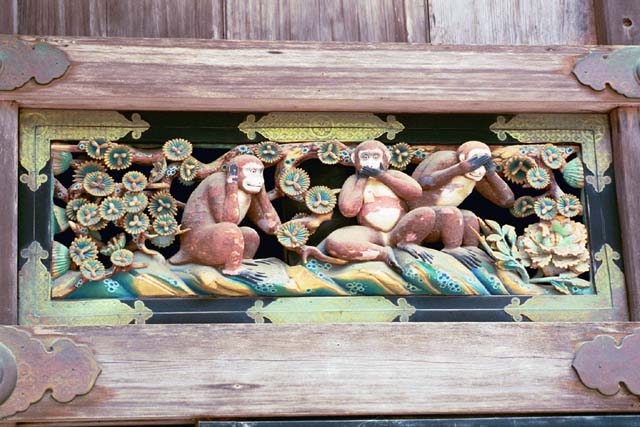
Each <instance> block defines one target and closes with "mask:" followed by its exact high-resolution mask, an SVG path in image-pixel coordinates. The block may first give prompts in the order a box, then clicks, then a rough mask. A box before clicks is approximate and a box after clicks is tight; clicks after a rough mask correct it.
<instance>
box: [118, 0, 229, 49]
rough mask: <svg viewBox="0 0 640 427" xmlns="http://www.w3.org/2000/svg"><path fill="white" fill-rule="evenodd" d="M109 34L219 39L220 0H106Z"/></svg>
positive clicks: (221, 31) (221, 29) (221, 28)
mask: <svg viewBox="0 0 640 427" xmlns="http://www.w3.org/2000/svg"><path fill="white" fill-rule="evenodd" d="M106 2H107V11H106V15H107V21H108V27H109V28H108V30H107V32H108V35H109V37H174V38H201V39H219V38H221V37H222V36H223V34H224V32H223V28H224V23H223V16H224V15H223V6H222V2H223V0H106Z"/></svg>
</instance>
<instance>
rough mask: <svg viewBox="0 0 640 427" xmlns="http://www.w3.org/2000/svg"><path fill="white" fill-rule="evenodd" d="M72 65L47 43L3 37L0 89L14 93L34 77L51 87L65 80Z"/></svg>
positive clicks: (0, 49)
mask: <svg viewBox="0 0 640 427" xmlns="http://www.w3.org/2000/svg"><path fill="white" fill-rule="evenodd" d="M69 65H71V63H70V62H69V59H67V56H66V55H65V53H64V52H63V51H61V50H60V49H57V48H55V47H53V46H52V45H50V44H48V43H44V42H36V43H28V42H25V41H23V40H20V39H18V38H15V37H0V90H14V89H17V88H19V87H21V86H24V85H25V84H26V83H27V82H28V81H29V80H31V79H32V78H33V79H35V81H36V82H37V83H40V84H43V85H44V84H47V83H50V82H51V81H52V80H54V79H57V78H59V77H62V76H63V75H64V74H65V73H66V72H67V69H68V68H69Z"/></svg>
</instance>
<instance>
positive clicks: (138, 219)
mask: <svg viewBox="0 0 640 427" xmlns="http://www.w3.org/2000/svg"><path fill="white" fill-rule="evenodd" d="M147 228H149V217H148V216H147V215H145V214H143V213H142V212H139V213H129V214H127V215H126V216H125V217H124V230H125V231H126V232H127V233H129V234H134V235H135V234H140V233H144V232H145V231H146V230H147Z"/></svg>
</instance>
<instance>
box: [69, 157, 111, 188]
mask: <svg viewBox="0 0 640 427" xmlns="http://www.w3.org/2000/svg"><path fill="white" fill-rule="evenodd" d="M73 168H74V169H75V171H74V173H73V182H76V183H77V182H79V183H82V182H84V178H85V177H86V176H87V175H89V174H90V173H91V172H104V166H102V165H101V164H100V163H98V162H96V161H94V160H89V161H86V162H81V163H78V164H77V165H73Z"/></svg>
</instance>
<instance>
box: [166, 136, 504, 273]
mask: <svg viewBox="0 0 640 427" xmlns="http://www.w3.org/2000/svg"><path fill="white" fill-rule="evenodd" d="M352 161H353V164H354V167H355V173H354V174H353V175H351V176H350V177H349V178H347V180H346V181H345V182H344V184H343V186H342V189H341V191H340V195H339V198H338V207H339V210H340V213H341V214H342V215H343V216H345V217H350V218H353V217H355V218H357V222H358V225H352V226H347V227H343V228H339V229H337V230H334V231H333V232H332V233H331V234H329V236H327V238H326V239H325V240H324V242H323V245H324V251H325V252H326V253H327V254H328V255H329V256H331V257H334V258H336V259H338V260H342V261H384V262H385V263H387V264H388V265H389V266H391V267H392V268H393V269H396V270H401V267H400V265H399V263H398V260H397V259H396V257H395V255H394V251H393V249H394V248H397V249H400V250H403V251H406V252H408V253H409V254H411V255H413V256H414V257H417V258H420V259H423V260H425V261H431V256H430V255H429V254H428V253H427V252H426V251H425V250H424V249H423V248H422V246H421V245H422V244H423V243H433V242H438V241H441V242H442V243H443V244H444V247H445V250H446V249H453V248H456V247H459V246H461V245H465V246H477V245H478V237H477V235H476V234H475V233H474V232H473V231H472V229H473V230H475V231H478V230H479V222H478V219H477V217H476V216H475V214H473V213H472V212H470V211H465V210H461V209H459V208H458V206H459V205H460V204H461V203H462V202H463V201H464V200H465V199H466V198H467V197H468V196H469V195H470V194H471V192H472V191H473V189H474V188H475V189H476V190H477V191H478V192H479V193H480V194H481V195H482V196H484V197H485V198H486V199H488V200H489V201H491V202H492V203H494V204H496V205H498V206H500V207H511V206H512V205H513V202H514V195H513V192H512V191H511V189H510V188H509V186H508V185H507V184H506V182H504V180H503V179H502V178H500V176H499V175H498V174H497V173H496V171H495V167H494V166H493V163H492V161H491V150H490V149H489V147H488V146H487V145H485V144H484V143H482V142H479V141H468V142H465V143H464V144H462V145H461V146H460V147H459V148H458V149H457V150H455V151H454V150H446V151H438V152H436V153H433V154H432V155H430V156H429V157H428V158H427V159H425V160H424V161H422V163H420V164H419V165H418V167H417V168H416V169H415V171H414V172H413V174H412V176H409V175H407V174H405V173H403V172H400V171H397V170H392V169H389V154H388V149H387V147H386V146H385V145H384V144H383V143H381V142H379V141H375V140H369V141H364V142H362V143H360V144H359V145H358V146H357V147H356V148H355V150H354V151H353V153H352ZM263 170H264V166H263V164H262V162H261V161H260V160H259V159H258V158H256V157H254V156H250V155H241V156H238V157H235V158H234V159H232V160H231V161H230V162H229V164H228V168H227V171H226V172H216V173H214V174H212V175H210V176H209V177H207V178H206V179H204V180H203V181H202V182H201V183H200V185H198V187H197V188H196V189H195V190H194V191H193V193H192V194H191V196H190V197H189V199H188V201H187V203H186V206H185V209H184V213H183V220H182V222H183V224H184V226H185V228H189V229H190V231H188V232H187V233H185V234H183V235H182V236H181V242H180V243H181V245H180V250H179V252H178V253H177V254H176V255H175V256H173V257H172V258H170V259H169V262H170V263H172V264H184V263H189V262H193V263H198V264H205V265H211V266H221V267H222V272H223V273H224V274H227V275H233V276H244V277H247V278H250V279H256V278H257V277H255V276H256V274H258V275H259V274H260V273H254V272H250V271H248V270H246V269H244V268H243V266H242V260H243V259H251V258H253V256H254V255H255V253H256V251H257V249H258V246H259V244H260V238H259V236H258V233H257V232H256V231H255V230H253V229H252V228H250V227H240V226H239V224H240V222H241V221H242V220H243V219H244V217H245V216H247V217H248V218H249V219H250V220H251V221H252V222H254V223H255V224H256V225H257V226H258V227H259V228H260V229H262V230H263V231H264V232H265V233H267V234H273V233H275V232H276V231H277V229H278V227H279V226H280V219H279V217H278V213H277V212H276V210H275V209H274V207H273V205H272V204H271V201H270V200H269V196H268V194H267V192H266V190H265V187H264V178H263Z"/></svg>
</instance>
